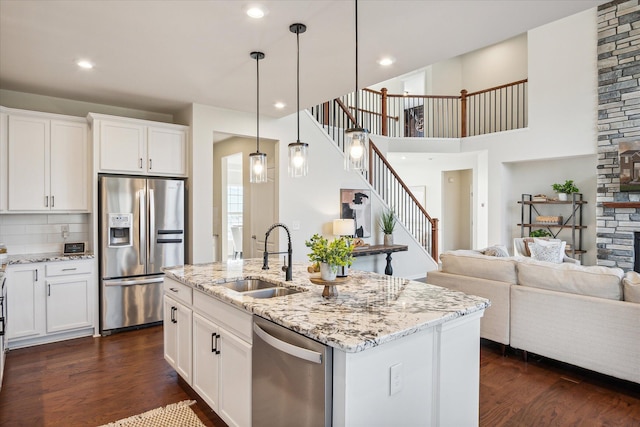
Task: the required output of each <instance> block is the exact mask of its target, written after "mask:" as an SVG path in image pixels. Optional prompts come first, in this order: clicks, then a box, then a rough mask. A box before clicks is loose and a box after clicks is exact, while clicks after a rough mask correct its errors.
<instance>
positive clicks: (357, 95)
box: [355, 0, 360, 127]
mask: <svg viewBox="0 0 640 427" xmlns="http://www.w3.org/2000/svg"><path fill="white" fill-rule="evenodd" d="M355 3H356V115H355V117H356V126H355V127H359V126H358V98H359V97H360V96H359V94H358V0H355Z"/></svg>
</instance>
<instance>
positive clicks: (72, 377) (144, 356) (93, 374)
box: [0, 326, 225, 427]
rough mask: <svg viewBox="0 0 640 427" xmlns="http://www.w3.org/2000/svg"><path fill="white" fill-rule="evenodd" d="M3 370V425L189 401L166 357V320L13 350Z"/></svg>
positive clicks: (69, 420) (94, 420)
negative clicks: (142, 326)
mask: <svg viewBox="0 0 640 427" xmlns="http://www.w3.org/2000/svg"><path fill="white" fill-rule="evenodd" d="M4 375H5V377H4V380H3V384H2V390H1V391H0V426H29V427H36V426H56V427H58V426H65V427H75V426H98V425H102V424H106V423H109V422H112V421H116V420H119V419H122V418H127V417H130V416H132V415H136V414H139V413H142V412H145V411H148V410H150V409H154V408H158V407H160V406H165V405H168V404H170V403H175V402H179V401H181V400H187V399H192V397H191V396H190V395H189V394H187V393H186V392H185V391H184V390H183V389H182V388H181V387H180V385H179V384H178V381H177V374H176V373H175V371H174V370H173V369H172V368H171V367H170V366H169V364H168V363H167V362H166V361H165V360H164V353H163V336H162V326H154V327H150V328H145V329H139V330H135V331H129V332H123V333H119V334H113V335H111V336H108V337H103V338H91V337H88V338H79V339H75V340H70V341H64V342H60V343H55V344H46V345H41V346H36V347H30V348H25V349H18V350H12V351H10V352H9V353H8V354H7V358H6V366H5V371H4ZM192 409H193V410H194V411H195V412H196V414H197V415H198V417H199V418H200V419H201V420H202V422H203V423H204V424H205V425H207V426H216V427H218V426H224V425H225V424H224V423H223V422H222V421H220V420H219V419H218V420H216V418H217V417H216V416H215V414H212V415H211V416H210V417H209V416H207V415H208V411H207V410H206V407H205V405H202V406H201V404H200V403H198V404H197V406H196V405H194V406H192Z"/></svg>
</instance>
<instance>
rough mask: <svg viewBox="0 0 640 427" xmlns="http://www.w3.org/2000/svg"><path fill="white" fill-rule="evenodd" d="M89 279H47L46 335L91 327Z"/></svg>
mask: <svg viewBox="0 0 640 427" xmlns="http://www.w3.org/2000/svg"><path fill="white" fill-rule="evenodd" d="M90 288H91V284H90V277H88V276H87V275H84V277H83V276H79V277H75V278H69V277H64V278H56V279H47V333H52V332H61V331H68V330H71V329H78V328H85V327H92V326H93V316H92V310H91V305H90V303H91V301H90V293H89V292H90Z"/></svg>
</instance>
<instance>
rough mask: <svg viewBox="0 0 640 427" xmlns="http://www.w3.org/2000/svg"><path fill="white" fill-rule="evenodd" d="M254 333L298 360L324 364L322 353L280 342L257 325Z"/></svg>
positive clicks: (254, 327)
mask: <svg viewBox="0 0 640 427" xmlns="http://www.w3.org/2000/svg"><path fill="white" fill-rule="evenodd" d="M253 332H255V334H256V335H257V336H258V337H260V338H261V339H262V340H263V341H264V342H265V343H267V344H269V345H270V346H271V347H274V348H276V349H278V350H280V351H282V352H284V353H287V354H289V355H291V356H293V357H297V358H298V359H303V360H307V361H309V362H312V363H317V364H321V363H322V354H321V353H318V352H317V351H311V350H307V349H306V348H302V347H298V346H295V345H293V344H289V343H288V342H284V341H282V340H279V339H278V338H276V337H274V336H273V335H269V334H268V333H267V332H265V330H264V329H262V328H261V327H260V326H258V325H256V324H255V323H254V324H253Z"/></svg>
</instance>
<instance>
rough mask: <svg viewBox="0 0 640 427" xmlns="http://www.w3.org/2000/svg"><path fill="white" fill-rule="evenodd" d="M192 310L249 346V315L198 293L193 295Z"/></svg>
mask: <svg viewBox="0 0 640 427" xmlns="http://www.w3.org/2000/svg"><path fill="white" fill-rule="evenodd" d="M193 308H194V309H195V310H197V311H199V312H200V313H201V314H202V315H203V316H205V317H207V318H208V319H209V320H211V321H212V322H215V323H217V324H218V325H220V326H222V327H224V328H226V329H229V330H230V331H231V332H233V333H234V334H236V335H237V336H238V337H239V338H241V339H243V340H244V341H246V342H248V343H249V344H251V341H252V329H251V328H252V325H253V318H252V317H251V314H249V313H247V312H245V311H243V310H241V309H239V308H235V307H233V306H232V305H230V304H227V303H226V302H222V301H220V300H218V299H216V298H215V297H212V296H211V295H207V294H205V293H202V292H199V291H196V292H195V293H194V295H193Z"/></svg>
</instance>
